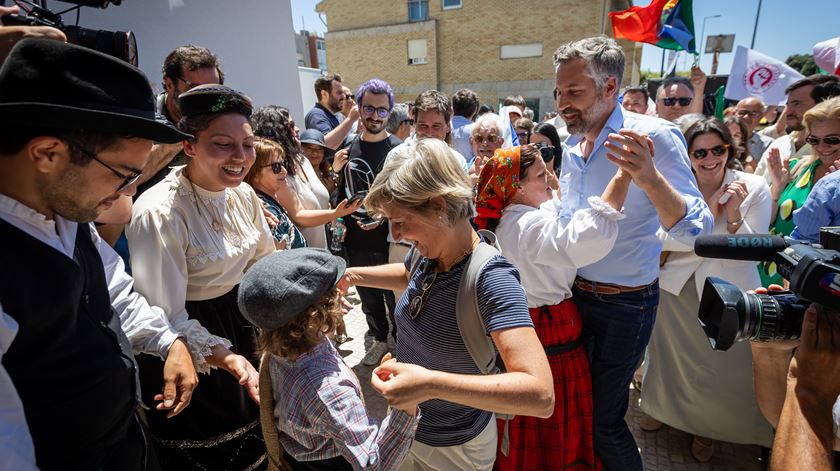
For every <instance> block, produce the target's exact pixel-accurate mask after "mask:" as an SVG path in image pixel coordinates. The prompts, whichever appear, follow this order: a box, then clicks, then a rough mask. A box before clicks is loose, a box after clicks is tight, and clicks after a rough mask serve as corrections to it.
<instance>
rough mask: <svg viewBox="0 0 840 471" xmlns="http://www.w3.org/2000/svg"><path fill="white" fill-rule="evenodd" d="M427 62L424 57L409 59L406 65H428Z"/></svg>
mask: <svg viewBox="0 0 840 471" xmlns="http://www.w3.org/2000/svg"><path fill="white" fill-rule="evenodd" d="M428 63H429V61H427V60H426V58H425V57H409V58H408V65H417V64H428Z"/></svg>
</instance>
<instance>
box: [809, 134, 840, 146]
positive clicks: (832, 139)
mask: <svg viewBox="0 0 840 471" xmlns="http://www.w3.org/2000/svg"><path fill="white" fill-rule="evenodd" d="M805 142H807V143H808V144H811V145H812V146H817V145H819V144H820V142H822V143H823V144H825V145H827V146H836V145H837V144H840V136H825V137H817V136H811V135H809V136H808V137H806V138H805Z"/></svg>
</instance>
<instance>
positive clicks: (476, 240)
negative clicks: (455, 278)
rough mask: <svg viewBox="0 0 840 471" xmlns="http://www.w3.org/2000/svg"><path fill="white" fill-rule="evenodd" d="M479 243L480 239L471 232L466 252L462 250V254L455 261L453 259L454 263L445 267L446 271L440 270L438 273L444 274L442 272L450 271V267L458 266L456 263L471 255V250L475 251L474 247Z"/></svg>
mask: <svg viewBox="0 0 840 471" xmlns="http://www.w3.org/2000/svg"><path fill="white" fill-rule="evenodd" d="M480 242H481V238H480V237H478V235H477V234H476V233H475V232H473V236H472V240H471V241H470V248H468V249H467V250H464V253H462V254H461V256H460V257H458V258H456V259H455V261H453V262H452V263H450V264H449V265H448V266H447V267H446V270H443V269H440V270H438V271H439V272H444V271H449V270H451V269H452V267H454V266H455V265H457V264H458V262H460V261H461V260H463V259H464V258H466V257H467V255H469V254H471V253H472V251H473V249H475V246H476V245H478V244H479V243H480ZM441 268H442V267H441Z"/></svg>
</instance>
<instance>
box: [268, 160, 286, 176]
mask: <svg viewBox="0 0 840 471" xmlns="http://www.w3.org/2000/svg"><path fill="white" fill-rule="evenodd" d="M265 167H271V171H272V172H274V174H275V175H280V174H281V173H282V172H283V162H272V163H270V164H268V165H263V168H265Z"/></svg>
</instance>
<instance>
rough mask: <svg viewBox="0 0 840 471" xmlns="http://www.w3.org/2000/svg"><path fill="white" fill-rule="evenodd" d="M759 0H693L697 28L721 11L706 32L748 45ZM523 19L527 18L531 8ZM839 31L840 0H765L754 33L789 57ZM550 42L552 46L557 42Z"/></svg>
mask: <svg viewBox="0 0 840 471" xmlns="http://www.w3.org/2000/svg"><path fill="white" fill-rule="evenodd" d="M360 1H364V0H360ZM394 1H404V0H394ZM433 1H434V0H433ZM467 1H480V0H467ZM579 1H594V0H579ZM291 2H292V15H293V16H294V25H295V30H300V29H302V25H303V24H305V26H306V29H308V30H310V31H315V32H320V33H323V32H324V31H326V27H324V25H323V23H321V21H320V20H319V18H318V15H317V13H315V4H316V3H318V2H317V0H291ZM758 2H759V0H694V2H693V3H694V22H695V33H697V36H698V37H699V36H700V34H701V31H700V30H701V28H702V26H703V18H704V17H707V16H713V15H721V17H720V18H709V19H708V20H706V30H705V35H706V36H709V35H710V34H735V45H736V46H737V45H743V46H746V47H749V46H750V41H751V39H752V33H753V26H754V25H755V17H756V10H757V8H758ZM633 3H634V4H636V5H640V6H643V5H647V4H649V3H650V0H634V2H633ZM521 20H522V21H524V22H526V23H527V13H526V14H525V15H524V16H523V17H522V18H521ZM837 36H840V0H763V1H762V4H761V16H760V18H759V21H758V31H757V33H756V35H755V49H756V50H757V51H759V52H762V53H764V54H767V55H769V56H771V57H775V58H777V59H780V60H785V59H786V58H787V57H788V56H790V55H792V54H810V53H811V50H812V48H813V47H814V44H816V43H818V42H820V41H823V40H825V39H829V38H833V37H837ZM548 46H549V49H551V48H553V47H554V46H555V45H551V44H549V45H548ZM698 49H699V47H698ZM732 56H733V54H732V53H729V54H721V55H720V65H719V67H718V73H724V74H725V73H728V72H729V68H730V67H731V64H732ZM661 60H662V49H659V48H657V47H654V46H649V45H645V46H644V49H643V52H642V69H643V70H654V71H659V67H660V61H661ZM692 62H693V59H692V58H691V57H688V56H687V55H686V54H682V57H681V58H680V59H679V60H678V61H677V70H688V69H689V68H690V67H691V64H692ZM700 67H702V68H703V70H705V71H706V73H709V71H710V70H711V68H712V56H711V54H703V55H702V56H701V60H700Z"/></svg>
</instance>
